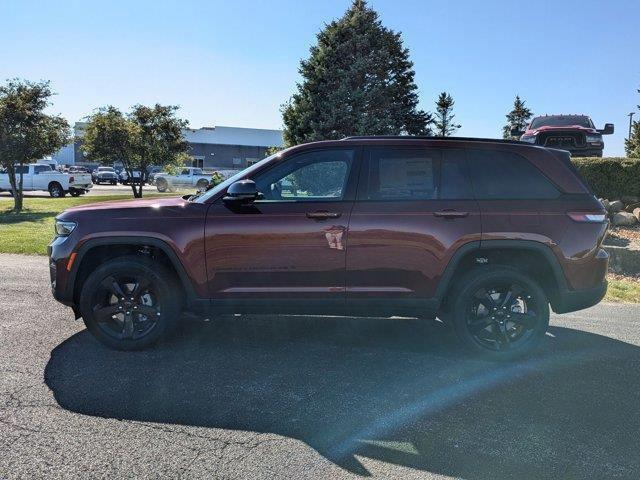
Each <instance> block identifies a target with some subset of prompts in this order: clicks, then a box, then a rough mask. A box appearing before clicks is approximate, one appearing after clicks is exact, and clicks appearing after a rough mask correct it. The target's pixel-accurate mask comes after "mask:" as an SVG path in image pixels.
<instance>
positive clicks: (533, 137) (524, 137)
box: [520, 135, 536, 143]
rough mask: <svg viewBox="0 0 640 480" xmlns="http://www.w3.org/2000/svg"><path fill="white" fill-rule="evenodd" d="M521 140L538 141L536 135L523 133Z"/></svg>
mask: <svg viewBox="0 0 640 480" xmlns="http://www.w3.org/2000/svg"><path fill="white" fill-rule="evenodd" d="M520 141H521V142H527V143H536V136H535V135H523V136H522V137H520Z"/></svg>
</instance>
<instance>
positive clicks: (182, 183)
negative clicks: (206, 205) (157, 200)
mask: <svg viewBox="0 0 640 480" xmlns="http://www.w3.org/2000/svg"><path fill="white" fill-rule="evenodd" d="M154 182H155V184H156V187H157V189H158V191H159V192H166V191H167V190H168V191H170V192H171V191H173V190H176V189H177V188H183V187H196V188H197V189H198V190H204V189H206V188H207V187H208V186H209V182H211V174H208V175H207V174H205V173H203V172H202V169H201V168H195V167H188V168H183V169H182V171H181V172H180V173H179V174H178V175H169V174H168V173H156V175H155V177H154Z"/></svg>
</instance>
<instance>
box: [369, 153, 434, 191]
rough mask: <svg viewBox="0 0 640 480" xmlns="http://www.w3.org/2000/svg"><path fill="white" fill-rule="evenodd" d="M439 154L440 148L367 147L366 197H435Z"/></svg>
mask: <svg viewBox="0 0 640 480" xmlns="http://www.w3.org/2000/svg"><path fill="white" fill-rule="evenodd" d="M440 157H441V152H440V150H429V149H424V148H374V149H371V151H370V157H369V162H368V163H369V179H368V180H369V181H368V195H367V197H368V198H369V199H371V200H409V199H411V200H430V199H434V198H437V195H438V189H437V180H438V175H437V169H438V167H439V164H440Z"/></svg>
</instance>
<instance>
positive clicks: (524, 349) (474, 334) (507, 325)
mask: <svg viewBox="0 0 640 480" xmlns="http://www.w3.org/2000/svg"><path fill="white" fill-rule="evenodd" d="M452 298H453V299H454V300H453V305H452V311H451V320H452V323H453V326H454V329H455V331H456V334H457V335H458V337H459V339H460V340H461V341H462V343H464V344H465V345H466V346H467V347H469V348H470V349H472V350H473V351H475V352H477V353H480V354H483V355H484V356H487V357H490V358H495V359H505V358H513V357H516V356H520V355H524V354H526V353H529V352H530V351H531V350H533V348H534V347H535V346H536V345H537V344H538V342H539V341H540V339H541V338H542V337H543V336H544V335H545V333H546V331H547V328H548V326H549V301H548V299H547V296H546V294H545V292H544V290H543V289H542V288H541V287H540V285H538V283H537V282H536V281H535V280H533V279H532V278H530V277H528V276H526V275H524V274H522V273H520V272H519V271H517V270H515V269H511V268H509V267H500V266H487V267H482V268H478V269H477V270H474V271H472V272H470V273H468V274H467V275H465V276H464V277H462V278H461V279H460V281H458V282H457V284H456V287H455V288H454V291H453V294H452Z"/></svg>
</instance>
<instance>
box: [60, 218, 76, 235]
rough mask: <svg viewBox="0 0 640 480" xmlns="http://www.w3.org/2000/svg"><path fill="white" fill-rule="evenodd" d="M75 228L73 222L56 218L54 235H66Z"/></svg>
mask: <svg viewBox="0 0 640 480" xmlns="http://www.w3.org/2000/svg"><path fill="white" fill-rule="evenodd" d="M75 228H76V224H75V223H74V222H64V221H62V220H56V235H59V236H61V237H66V236H68V235H70V234H71V232H73V231H74V230H75Z"/></svg>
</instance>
